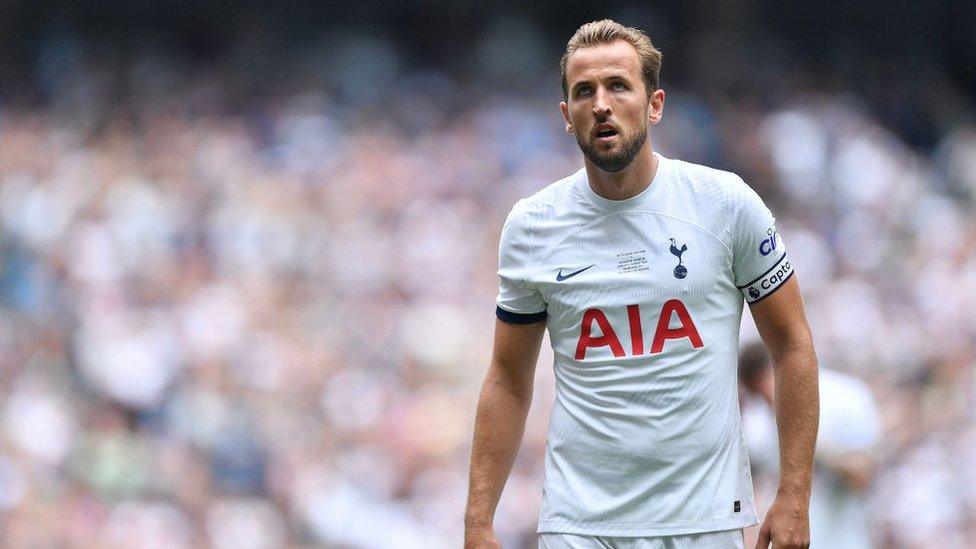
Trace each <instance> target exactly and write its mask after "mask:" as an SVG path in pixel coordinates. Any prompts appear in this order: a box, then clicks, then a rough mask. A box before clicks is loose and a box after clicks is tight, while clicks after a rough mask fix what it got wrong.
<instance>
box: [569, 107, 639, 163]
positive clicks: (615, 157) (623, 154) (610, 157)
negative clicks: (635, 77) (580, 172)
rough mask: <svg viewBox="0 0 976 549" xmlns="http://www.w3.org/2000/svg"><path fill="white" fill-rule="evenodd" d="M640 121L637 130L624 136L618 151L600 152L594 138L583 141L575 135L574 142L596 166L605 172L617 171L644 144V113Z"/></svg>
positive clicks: (635, 154) (628, 161) (631, 159)
mask: <svg viewBox="0 0 976 549" xmlns="http://www.w3.org/2000/svg"><path fill="white" fill-rule="evenodd" d="M641 121H642V123H641V125H640V127H639V128H637V131H636V132H634V134H633V135H631V136H629V137H627V138H626V141H624V142H623V144H622V146H621V147H620V151H619V152H616V153H610V152H601V151H600V150H599V149H598V148H597V146H596V144H595V143H594V141H595V139H591V140H589V141H587V142H584V141H583V140H582V139H580V136H579V135H577V136H576V143H577V144H578V145H579V148H580V150H582V151H583V155H584V156H585V157H586V158H588V159H589V160H590V162H592V163H593V164H595V165H596V167H598V168H600V169H601V170H603V171H605V172H610V173H614V172H619V171H620V170H622V169H624V168H626V167H627V166H629V165H630V163H631V162H633V161H634V157H635V156H637V153H638V152H640V150H641V147H643V146H644V142H645V141H647V115H646V113H645V115H644V116H642V117H641ZM620 137H621V139H623V138H624V136H623V135H620Z"/></svg>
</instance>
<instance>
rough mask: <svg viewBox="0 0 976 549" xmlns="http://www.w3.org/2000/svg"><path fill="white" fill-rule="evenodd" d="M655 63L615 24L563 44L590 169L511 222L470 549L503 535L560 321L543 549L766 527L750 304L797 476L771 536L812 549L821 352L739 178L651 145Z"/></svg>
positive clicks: (572, 110) (735, 543) (482, 417)
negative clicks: (748, 380)
mask: <svg viewBox="0 0 976 549" xmlns="http://www.w3.org/2000/svg"><path fill="white" fill-rule="evenodd" d="M660 66H661V53H660V52H659V51H658V50H657V49H655V48H654V46H653V45H652V43H651V41H650V39H649V38H648V37H647V36H646V35H645V34H643V33H642V32H640V31H639V30H637V29H633V28H627V27H624V26H622V25H620V24H618V23H615V22H613V21H609V20H604V21H597V22H593V23H588V24H586V25H583V26H582V27H580V28H579V30H577V31H576V33H575V34H574V35H573V37H572V38H571V39H570V41H569V44H568V45H567V48H566V52H565V54H564V55H563V58H562V61H561V72H562V83H563V96H564V100H563V102H562V103H560V105H559V106H560V109H561V111H562V114H563V118H564V119H565V122H566V131H567V132H568V133H569V134H570V135H572V136H573V137H575V138H576V141H577V143H579V146H580V149H582V151H583V160H584V168H583V169H582V170H580V171H578V172H576V173H574V174H572V175H570V176H569V177H567V178H565V179H562V180H560V181H557V182H555V183H553V184H552V185H549V186H548V187H546V188H545V189H543V190H541V191H539V192H538V193H536V194H535V195H533V196H531V197H529V198H526V199H523V200H520V201H519V202H518V203H516V205H515V207H514V208H513V209H512V211H511V213H510V214H509V216H508V219H507V220H506V221H505V225H504V228H503V230H502V235H501V241H500V245H499V263H500V265H499V271H498V274H499V276H500V278H501V288H500V291H499V295H498V300H497V308H496V315H497V317H498V318H497V321H496V324H495V343H494V350H493V356H492V360H491V364H490V366H489V369H488V373H487V375H486V378H485V381H484V385H483V388H482V392H481V397H480V401H479V403H478V413H477V419H476V424H475V429H474V445H473V449H472V456H471V476H470V486H469V494H468V505H467V510H466V514H465V546H466V547H468V548H476V547H498V546H499V543H498V539H497V537H496V536H495V534H494V531H493V526H492V521H493V515H494V511H495V507H496V505H497V503H498V499H499V496H500V495H501V491H502V488H503V486H504V484H505V481H506V480H507V477H508V474H509V472H510V470H511V466H512V463H513V461H514V459H515V455H516V452H517V450H518V446H519V444H520V441H521V437H522V432H523V429H524V425H525V418H526V413H527V411H528V409H529V404H530V402H531V399H532V380H533V373H534V369H535V363H536V360H537V358H538V353H539V348H540V345H541V340H542V335H543V332H544V330H545V329H546V328H548V329H549V337H550V340H551V342H552V347H553V351H554V353H555V364H554V371H555V376H556V402H555V405H554V406H553V409H552V415H551V418H550V424H549V433H548V445H547V451H546V475H545V476H546V478H545V484H544V486H543V503H542V509H541V512H540V517H539V528H538V532H539V546H540V547H574V548H575V547H594V548H596V547H675V548H682V547H717V548H726V547H730V548H731V547H742V546H743V536H742V528H743V527H746V526H750V525H753V524H756V523H757V518H756V513H755V509H754V504H753V492H752V479H751V478H750V473H749V458H748V455H747V453H746V449H745V443H744V441H743V438H742V430H741V426H740V416H739V410H738V402H737V400H738V395H737V390H736V351H737V346H738V333H739V322H740V318H741V314H742V304H743V299H744V300H745V301H746V302H748V303H749V304H750V308H751V311H752V314H753V317H754V318H755V321H756V325H757V327H758V329H759V332H760V334H761V335H762V337H763V340H764V341H765V342H766V345H767V347H768V348H769V351H770V353H771V355H772V357H773V359H774V361H775V363H776V364H777V384H776V416H777V420H778V427H779V436H780V448H781V463H782V477H781V481H780V486H779V489H778V494H777V496H776V499H775V501H774V502H773V504H772V505H771V506H770V508H769V511H768V512H767V514H766V517H765V520H764V522H763V526H762V529H761V536H760V540H759V546H761V547H767V546H768V544H769V542H770V541H772V543H773V547H775V548H776V549H780V548H788V547H789V548H794V547H807V546H808V543H809V541H808V539H809V526H808V517H807V515H808V504H809V496H810V482H811V478H810V477H811V468H812V459H813V449H814V443H815V440H816V433H817V418H818V408H817V402H818V400H817V398H818V397H817V363H816V358H815V356H814V352H813V344H812V341H811V336H810V331H809V328H808V327H807V322H806V319H805V316H804V312H803V304H802V300H801V297H800V290H799V287H798V286H797V282H796V278H795V277H794V276H792V275H793V267H792V265H791V264H790V260H789V258H788V257H787V255H786V248H785V246H784V244H783V240H782V239H781V238H780V237H779V236H778V234H777V232H776V227H775V224H774V219H773V216H772V214H771V213H770V212H769V210H768V209H767V208H766V207H765V206H764V204H763V202H762V200H761V199H760V198H759V196H757V195H756V193H755V192H753V191H752V189H751V188H750V187H749V186H748V185H746V184H745V183H744V182H743V181H742V179H740V178H739V177H738V176H736V175H735V174H732V173H729V172H723V171H719V170H714V169H710V168H707V167H704V166H699V165H695V164H691V163H687V162H682V161H679V160H675V159H670V158H665V157H664V156H661V155H660V154H658V153H656V152H653V151H652V148H651V143H652V142H651V139H650V136H649V135H648V128H649V126H651V125H654V124H657V123H658V122H659V121H660V120H661V115H662V113H663V111H664V97H665V94H664V90H662V89H660V87H659V85H658V76H659V71H660Z"/></svg>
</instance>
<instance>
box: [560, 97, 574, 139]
mask: <svg viewBox="0 0 976 549" xmlns="http://www.w3.org/2000/svg"><path fill="white" fill-rule="evenodd" d="M559 112H561V113H563V121H565V122H566V133H568V134H569V135H576V130H575V129H574V128H573V123H572V122H571V121H570V120H569V105H567V104H566V102H565V101H560V102H559Z"/></svg>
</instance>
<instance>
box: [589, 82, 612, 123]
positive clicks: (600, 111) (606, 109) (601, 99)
mask: <svg viewBox="0 0 976 549" xmlns="http://www.w3.org/2000/svg"><path fill="white" fill-rule="evenodd" d="M593 114H595V115H596V116H606V115H608V114H610V101H609V97H607V92H606V90H604V89H603V88H602V87H600V88H599V89H597V90H596V95H595V97H594V98H593Z"/></svg>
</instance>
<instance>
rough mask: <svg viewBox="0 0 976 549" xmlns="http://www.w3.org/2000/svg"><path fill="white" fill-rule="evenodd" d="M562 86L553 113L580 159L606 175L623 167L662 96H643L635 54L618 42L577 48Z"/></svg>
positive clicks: (652, 119) (660, 104)
mask: <svg viewBox="0 0 976 549" xmlns="http://www.w3.org/2000/svg"><path fill="white" fill-rule="evenodd" d="M566 84H567V89H568V90H569V97H568V98H567V100H566V101H565V102H563V103H560V105H559V108H560V110H562V113H563V118H565V120H566V131H567V132H568V133H569V134H571V135H573V136H574V137H575V138H576V142H577V143H579V146H580V149H581V150H582V151H583V154H584V155H585V156H586V158H587V159H589V160H590V162H592V163H593V164H595V165H596V166H597V167H599V168H600V169H601V170H604V171H607V172H617V171H620V170H622V169H624V168H626V167H627V166H629V165H630V163H631V161H633V159H634V157H635V156H637V153H638V152H639V151H640V150H641V147H643V146H644V142H645V140H646V139H647V127H648V123H651V124H657V122H658V121H660V119H661V113H662V111H663V108H664V91H663V90H656V91H655V92H654V93H653V94H652V95H651V96H650V97H648V95H647V89H646V88H645V86H644V80H643V78H642V76H641V63H640V58H639V57H638V55H637V50H635V49H634V47H633V46H631V45H630V44H629V43H627V42H625V41H623V40H615V41H614V42H611V43H609V44H597V45H595V46H588V47H585V48H580V49H579V50H577V51H576V52H575V53H574V54H573V55H572V57H570V58H569V63H568V64H567V65H566Z"/></svg>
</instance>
